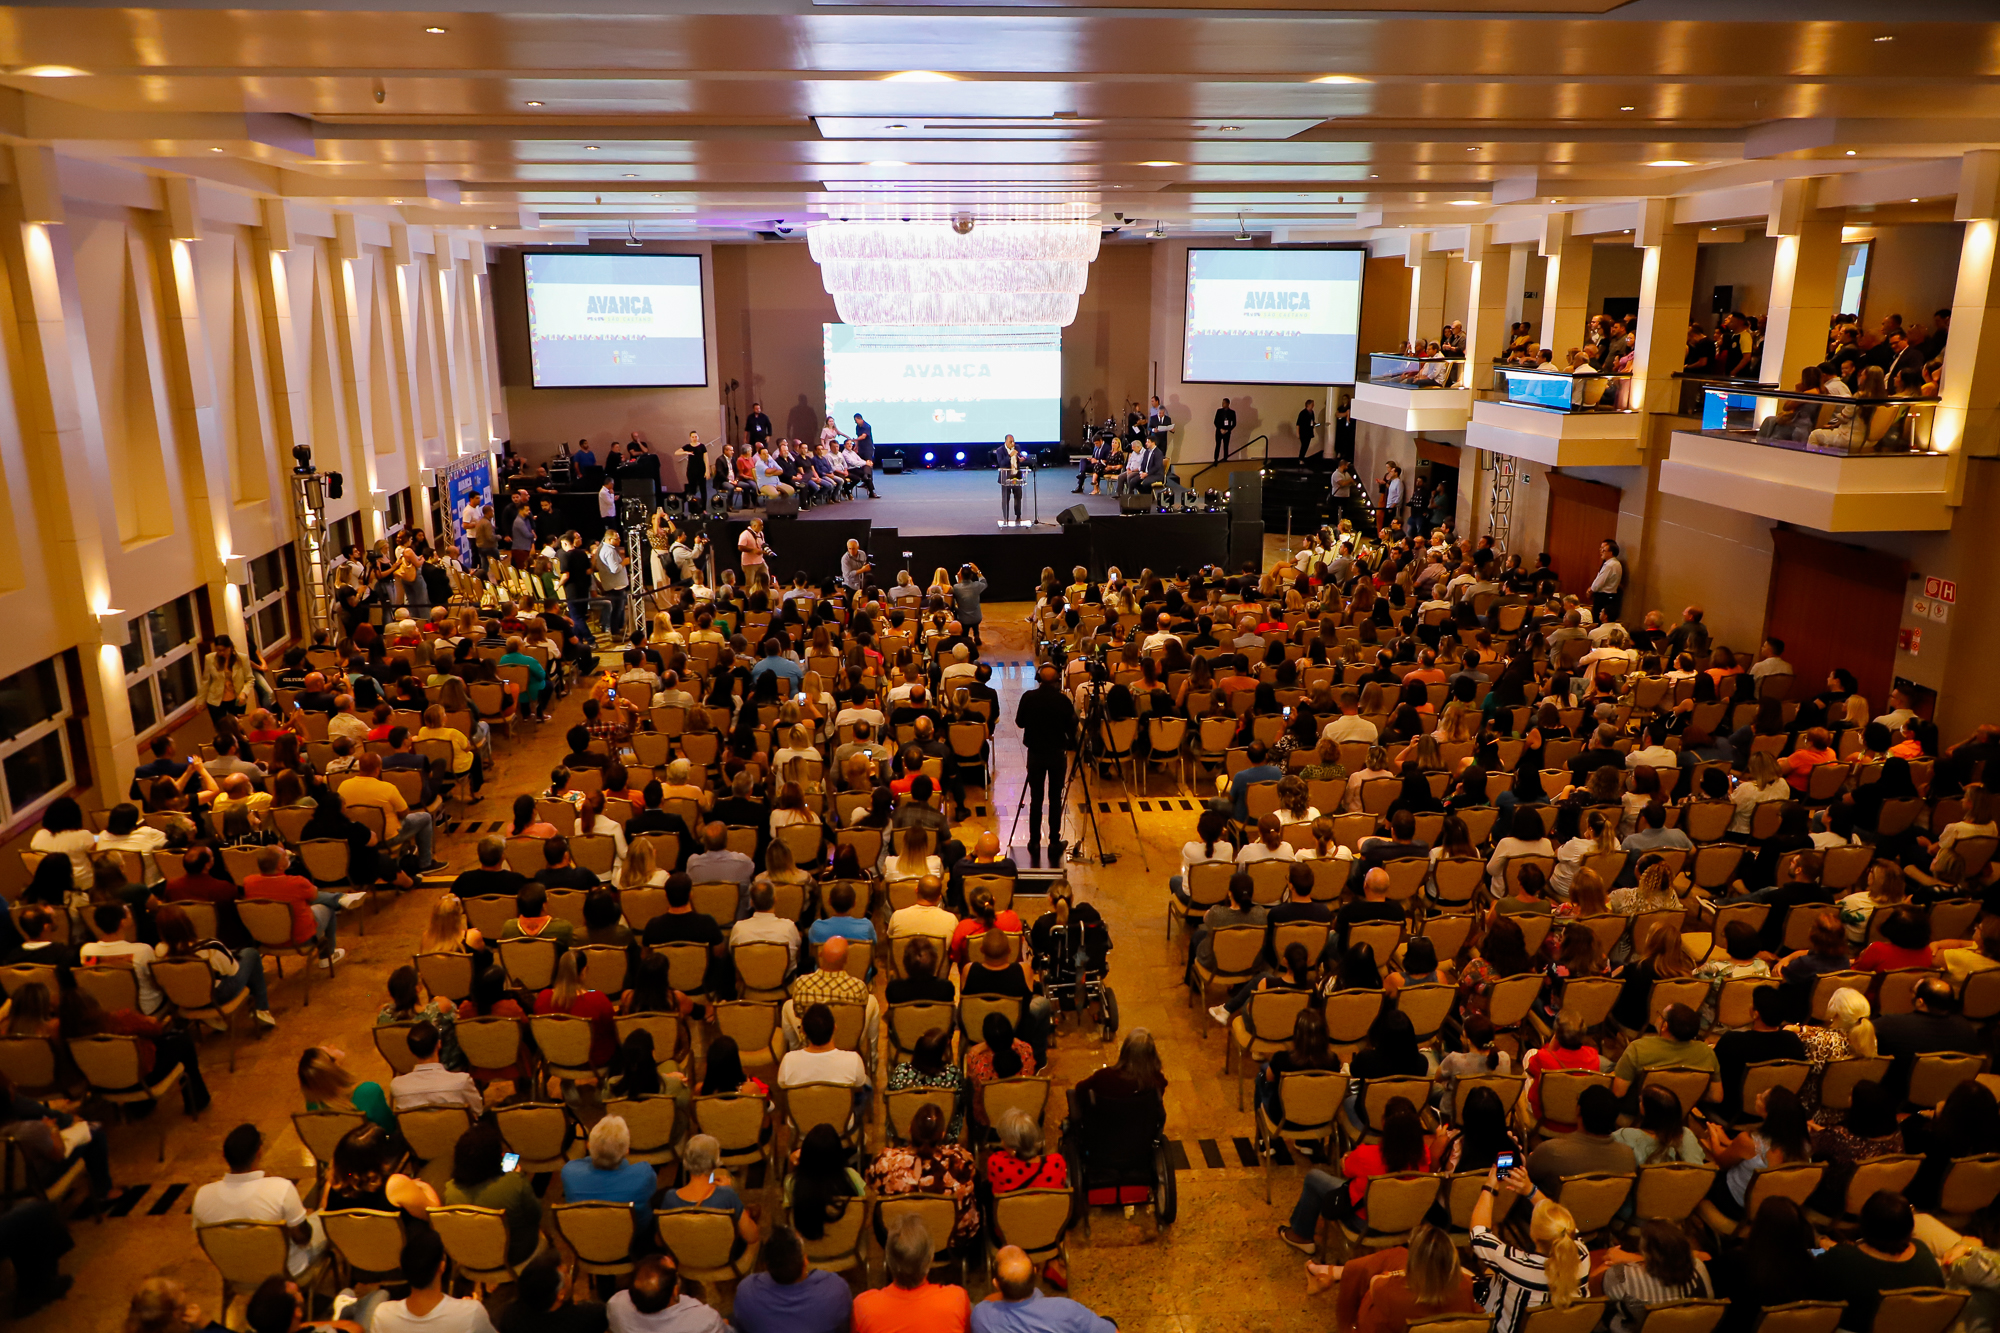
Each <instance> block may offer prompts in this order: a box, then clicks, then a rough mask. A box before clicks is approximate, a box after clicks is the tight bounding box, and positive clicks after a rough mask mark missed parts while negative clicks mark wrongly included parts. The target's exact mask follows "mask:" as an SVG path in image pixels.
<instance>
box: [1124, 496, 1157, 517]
mask: <svg viewBox="0 0 2000 1333" xmlns="http://www.w3.org/2000/svg"><path fill="white" fill-rule="evenodd" d="M1118 512H1119V513H1121V514H1150V513H1152V512H1153V493H1152V492H1151V491H1126V492H1125V493H1124V494H1122V495H1120V496H1119V497H1118Z"/></svg>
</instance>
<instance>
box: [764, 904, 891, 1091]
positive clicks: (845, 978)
mask: <svg viewBox="0 0 2000 1333" xmlns="http://www.w3.org/2000/svg"><path fill="white" fill-rule="evenodd" d="M847 954H848V941H847V939H846V938H845V937H844V936H840V935H835V936H833V937H832V938H830V939H828V940H827V941H826V942H825V943H823V944H821V945H820V946H819V967H818V969H817V970H815V971H811V972H801V973H799V974H798V976H796V977H794V978H793V979H792V986H791V998H790V999H789V1000H787V1001H786V1002H785V1008H784V1013H783V1018H784V1026H785V1040H786V1041H787V1042H788V1043H789V1044H790V1046H791V1049H793V1050H795V1051H796V1050H799V1049H800V1048H802V1047H804V1046H806V1045H808V1044H809V1043H808V1042H807V1041H806V1033H805V1029H804V1027H803V1024H802V1020H803V1019H804V1017H805V1012H806V1010H808V1009H810V1008H812V1006H814V1005H816V1004H825V1005H836V1004H858V1005H861V1006H862V1009H863V1014H862V1024H861V1034H862V1036H861V1058H862V1060H863V1062H865V1063H866V1064H867V1066H868V1068H869V1070H870V1072H871V1073H872V1072H873V1070H874V1068H875V1021H876V1018H877V1017H878V1016H879V1013H880V1010H879V1009H878V1007H877V1005H876V1001H875V996H874V995H873V994H872V993H870V991H869V989H868V983H867V982H865V981H863V980H862V979H861V978H860V977H857V976H853V975H851V974H849V973H848V971H847ZM801 966H804V964H803V963H801Z"/></svg>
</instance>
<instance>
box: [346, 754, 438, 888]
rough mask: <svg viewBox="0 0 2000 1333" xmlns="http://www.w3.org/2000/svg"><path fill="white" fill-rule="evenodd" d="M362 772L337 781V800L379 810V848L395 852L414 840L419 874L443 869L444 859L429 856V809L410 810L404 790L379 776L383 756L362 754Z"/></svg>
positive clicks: (431, 832)
mask: <svg viewBox="0 0 2000 1333" xmlns="http://www.w3.org/2000/svg"><path fill="white" fill-rule="evenodd" d="M355 771H356V772H357V773H359V774H360V775H361V776H359V777H354V778H349V779H348V780H347V781H345V782H343V783H341V784H340V804H341V805H342V807H344V808H345V809H347V810H350V811H351V810H354V809H356V808H358V807H364V806H365V807H373V808H375V809H377V810H380V811H381V812H382V850H383V851H385V852H394V851H397V850H399V849H401V848H403V847H405V846H408V845H411V844H415V846H416V849H417V866H418V871H417V873H418V874H431V873H434V872H436V871H439V870H443V869H445V863H444V862H443V861H439V860H435V859H434V858H433V857H432V856H431V847H432V841H431V840H432V838H433V837H434V836H435V835H436V830H435V829H434V828H433V827H432V825H431V816H430V811H428V810H412V809H410V803H409V802H408V801H405V800H404V799H403V793H402V792H400V791H398V790H397V789H396V785H395V784H394V783H392V782H385V781H384V780H383V778H382V756H381V755H379V754H364V755H362V756H361V762H360V763H359V764H357V765H356V766H355Z"/></svg>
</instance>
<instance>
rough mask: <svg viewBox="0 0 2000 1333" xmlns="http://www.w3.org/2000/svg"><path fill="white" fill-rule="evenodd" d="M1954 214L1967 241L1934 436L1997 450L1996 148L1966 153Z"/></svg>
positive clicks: (1955, 445) (1999, 203)
mask: <svg viewBox="0 0 2000 1333" xmlns="http://www.w3.org/2000/svg"><path fill="white" fill-rule="evenodd" d="M1956 215H1957V217H1958V219H1959V221H1961V222H1963V223H1965V239H1964V241H1963V242H1961V244H1960V246H1959V252H1958V285H1957V288H1956V289H1955V290H1954V291H1953V293H1952V300H1951V339H1950V341H1948V342H1947V343H1946V344H1945V349H1944V378H1943V381H1942V382H1941V383H1940V385H1939V388H1938V406H1937V422H1936V425H1935V426H1934V427H1933V429H1932V432H1931V439H1932V443H1933V445H1934V446H1935V447H1937V448H1939V449H1947V450H1952V451H1955V452H1957V453H1960V454H1964V455H1972V456H1975V457H1990V456H1992V455H1994V454H2000V280H1996V279H2000V272H1996V269H2000V263H1996V260H1997V259H2000V256H1996V253H1995V251H1996V248H2000V151H1996V150H1994V149H1991V148H1982V149H1980V150H1978V151H1977V152H1971V153H1967V154H1966V155H1965V162H1964V165H1963V167H1962V168H1961V170H1960V173H1959V186H1958V208H1957V214H1956Z"/></svg>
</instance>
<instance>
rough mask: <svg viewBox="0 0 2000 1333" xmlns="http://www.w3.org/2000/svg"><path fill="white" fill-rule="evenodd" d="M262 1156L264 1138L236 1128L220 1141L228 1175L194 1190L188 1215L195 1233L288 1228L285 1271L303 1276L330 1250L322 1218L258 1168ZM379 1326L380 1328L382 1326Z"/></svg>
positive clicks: (292, 1188)
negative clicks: (240, 1226)
mask: <svg viewBox="0 0 2000 1333" xmlns="http://www.w3.org/2000/svg"><path fill="white" fill-rule="evenodd" d="M263 1156H264V1136H263V1135H262V1134H260V1133H258V1131H257V1127H256V1126H255V1125H238V1126H237V1127H236V1128H235V1129H232V1130H230V1131H229V1136H228V1137H227V1138H225V1139H223V1141H222V1160H223V1161H224V1162H225V1163H227V1164H228V1166H229V1174H227V1175H225V1176H224V1177H223V1178H222V1179H221V1180H217V1181H212V1182H211V1183H209V1184H206V1185H203V1186H202V1187H201V1188H200V1189H198V1190H196V1191H195V1192H194V1205H193V1206H192V1207H191V1208H189V1210H188V1213H189V1216H191V1217H192V1218H193V1219H194V1225H195V1227H196V1229H197V1230H199V1229H200V1228H202V1227H206V1226H214V1225H216V1224H218V1223H222V1222H277V1223H280V1224H282V1225H283V1226H284V1228H285V1240H286V1250H285V1268H286V1270H287V1271H288V1272H290V1273H292V1274H293V1275H294V1276H296V1275H298V1274H300V1273H303V1272H305V1271H306V1270H307V1269H309V1268H311V1267H312V1266H313V1264H314V1263H315V1262H317V1261H318V1259H319V1256H320V1254H321V1253H322V1252H323V1251H324V1250H325V1249H326V1236H325V1234H324V1233H323V1232H322V1231H321V1230H320V1226H319V1219H318V1218H316V1217H309V1216H307V1214H306V1209H305V1205H304V1204H303V1203H301V1202H300V1201H299V1190H298V1186H296V1185H294V1184H293V1183H292V1182H291V1181H289V1180H286V1179H284V1178H282V1177H279V1176H267V1175H265V1174H264V1173H263V1172H262V1171H260V1170H258V1169H257V1163H258V1161H259V1160H260V1159H262V1157H263ZM378 1327H379V1326H378Z"/></svg>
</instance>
